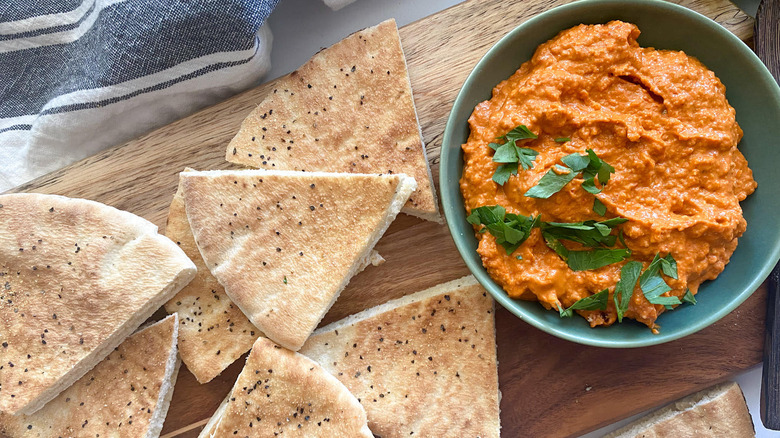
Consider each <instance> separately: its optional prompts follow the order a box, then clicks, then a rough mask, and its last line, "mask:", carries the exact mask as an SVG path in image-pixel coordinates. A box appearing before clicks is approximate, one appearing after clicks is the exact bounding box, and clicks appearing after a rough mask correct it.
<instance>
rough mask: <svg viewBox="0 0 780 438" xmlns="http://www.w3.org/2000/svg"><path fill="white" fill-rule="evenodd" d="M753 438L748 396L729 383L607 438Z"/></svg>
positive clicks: (634, 423)
mask: <svg viewBox="0 0 780 438" xmlns="http://www.w3.org/2000/svg"><path fill="white" fill-rule="evenodd" d="M702 436H707V437H754V436H756V432H755V429H754V428H753V420H752V419H751V417H750V412H749V411H748V408H747V404H745V396H744V395H743V394H742V390H741V389H740V388H739V385H738V384H736V383H734V382H726V383H722V384H719V385H716V386H714V387H710V388H707V389H705V390H703V391H699V392H697V393H694V394H691V395H689V396H687V397H685V398H682V399H680V400H677V401H676V402H673V403H671V404H669V405H666V406H664V407H663V408H661V409H659V410H657V411H655V412H652V413H650V414H648V415H645V416H644V417H642V418H640V419H638V420H636V421H634V422H632V423H630V424H628V425H626V426H625V427H623V428H621V429H619V430H616V431H614V432H612V433H610V434H608V435H607V436H605V438H634V437H636V438H662V437H675V438H696V437H702Z"/></svg>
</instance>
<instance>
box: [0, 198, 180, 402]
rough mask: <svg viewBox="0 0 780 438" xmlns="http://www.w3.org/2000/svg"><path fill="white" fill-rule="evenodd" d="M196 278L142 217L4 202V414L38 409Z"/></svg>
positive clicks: (55, 202)
mask: <svg viewBox="0 0 780 438" xmlns="http://www.w3.org/2000/svg"><path fill="white" fill-rule="evenodd" d="M194 275H195V266H194V265H193V264H192V262H191V261H190V260H189V259H188V258H187V256H186V255H184V253H183V252H182V251H181V250H180V249H179V248H177V247H176V244H174V243H173V242H171V241H170V240H169V239H168V238H166V237H164V236H161V235H159V234H157V227H156V226H155V225H154V224H152V223H151V222H148V221H146V220H145V219H142V218H140V217H138V216H136V215H133V214H131V213H128V212H124V211H120V210H117V209H115V208H113V207H109V206H107V205H104V204H100V203H97V202H94V201H88V200H84V199H71V198H65V197H62V196H55V195H41V194H9V195H0V358H2V359H1V360H0V411H2V412H5V413H10V414H30V413H32V412H35V411H36V410H38V409H40V408H41V407H42V406H43V405H44V404H45V403H46V402H48V401H49V400H51V399H53V398H54V397H55V396H56V395H57V394H58V393H60V392H61V391H62V390H64V389H65V388H67V387H68V386H70V385H71V384H73V382H75V381H76V380H78V379H79V378H80V377H81V376H82V375H84V373H86V372H87V371H89V370H90V369H91V368H92V367H93V366H95V364H97V363H98V362H99V361H100V360H102V359H103V358H104V357H106V356H107V355H108V354H109V353H110V352H111V351H112V350H113V349H114V348H116V346H117V345H119V344H120V343H121V342H122V341H123V340H124V339H125V338H126V337H127V336H128V335H129V334H130V333H132V332H133V330H135V329H136V328H137V327H138V326H139V325H140V324H141V323H142V322H143V321H144V320H146V319H147V318H148V317H149V316H151V314H152V313H153V312H154V311H155V310H157V309H158V308H159V307H160V306H161V305H162V304H163V303H164V302H165V301H167V300H168V299H170V298H171V297H172V296H173V295H174V294H175V293H176V292H178V290H179V289H181V288H182V287H183V286H184V285H185V284H187V283H188V282H189V281H190V280H191V279H192V277H193V276H194Z"/></svg>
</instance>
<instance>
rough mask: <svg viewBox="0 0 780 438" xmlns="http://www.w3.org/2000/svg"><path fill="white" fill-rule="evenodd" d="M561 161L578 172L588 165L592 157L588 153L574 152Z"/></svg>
mask: <svg viewBox="0 0 780 438" xmlns="http://www.w3.org/2000/svg"><path fill="white" fill-rule="evenodd" d="M561 162H562V163H563V164H565V165H566V167H568V168H569V169H571V170H573V171H574V172H575V173H576V172H582V171H583V170H585V169H586V168H587V167H588V165H589V164H590V158H588V156H587V155H580V154H578V153H573V154H569V155H567V156H565V157H563V158H561Z"/></svg>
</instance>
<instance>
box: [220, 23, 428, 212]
mask: <svg viewBox="0 0 780 438" xmlns="http://www.w3.org/2000/svg"><path fill="white" fill-rule="evenodd" d="M226 159H227V160H228V161H231V162H233V163H237V164H242V165H245V166H250V167H256V168H261V169H272V170H306V171H324V172H352V173H404V174H406V175H409V176H411V177H413V178H414V179H415V180H416V181H417V184H418V187H417V190H416V191H415V192H414V193H413V194H412V196H411V197H410V198H409V201H408V202H407V203H406V206H405V207H404V210H403V211H404V212H405V213H409V214H413V215H415V216H419V217H421V218H423V219H428V220H433V221H437V222H438V221H441V218H440V216H439V213H438V207H437V206H438V203H437V201H436V193H435V189H434V185H433V179H432V177H431V172H430V169H429V167H428V161H427V159H426V156H425V146H424V145H423V141H422V134H421V132H420V126H419V124H418V122H417V115H416V112H415V108H414V100H413V98H412V89H411V83H410V82H409V76H408V73H407V71H406V60H405V58H404V53H403V49H402V48H401V40H400V38H399V36H398V29H397V28H396V25H395V21H394V20H392V19H391V20H387V21H384V22H382V23H380V24H379V25H377V26H374V27H370V28H368V29H364V30H361V31H359V32H356V33H354V34H352V35H350V36H348V37H347V38H345V39H343V40H342V41H340V42H338V43H336V44H334V45H333V46H331V47H329V48H327V49H323V50H322V51H320V52H319V53H317V54H316V55H314V57H312V58H311V59H310V60H309V61H308V62H307V63H306V64H304V65H302V66H301V67H300V68H299V69H298V70H296V71H294V72H293V73H291V74H290V75H288V76H285V77H283V78H281V79H279V80H278V81H277V82H276V84H275V86H274V89H273V91H271V93H270V94H269V95H268V96H267V97H266V98H265V100H264V101H263V102H261V103H260V105H258V106H257V108H255V110H254V111H252V113H250V114H249V116H247V118H246V119H245V120H244V122H243V123H242V124H241V129H240V130H239V131H238V133H237V134H236V136H235V138H233V140H232V141H231V142H230V144H229V145H228V147H227V151H226Z"/></svg>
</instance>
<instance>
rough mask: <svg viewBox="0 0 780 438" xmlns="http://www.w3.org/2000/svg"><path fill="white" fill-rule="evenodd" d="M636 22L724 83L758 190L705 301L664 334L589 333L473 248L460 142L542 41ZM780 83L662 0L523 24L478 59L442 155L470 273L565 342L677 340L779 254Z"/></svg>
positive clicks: (590, 0) (451, 217)
mask: <svg viewBox="0 0 780 438" xmlns="http://www.w3.org/2000/svg"><path fill="white" fill-rule="evenodd" d="M615 19H618V20H623V21H628V22H632V23H635V24H636V25H637V26H639V29H640V30H641V32H642V33H641V36H640V37H639V43H640V45H642V46H652V47H655V48H658V49H674V50H683V51H684V52H685V53H687V54H689V55H693V56H695V57H696V58H698V59H699V60H700V61H702V62H703V63H704V64H705V65H706V66H707V67H709V68H710V69H711V70H713V71H714V72H715V74H716V75H717V76H718V77H719V78H720V80H721V81H722V82H723V83H724V84H725V85H726V96H727V98H728V100H729V102H730V103H731V105H732V106H734V108H735V109H736V110H737V121H738V122H739V124H740V126H741V127H742V129H743V130H744V132H745V136H744V138H743V140H742V142H741V143H740V145H739V148H740V149H741V150H742V152H743V153H744V154H745V156H746V157H747V159H748V163H749V164H750V167H751V168H752V169H753V172H754V177H755V179H756V181H758V189H757V190H756V192H755V193H754V194H753V195H751V196H750V197H748V199H747V200H745V201H744V202H743V203H742V208H743V209H744V214H745V219H746V220H747V232H745V234H744V235H743V236H742V238H740V240H739V246H738V247H737V250H736V251H735V252H734V255H733V257H732V258H731V262H730V263H729V264H728V265H727V266H726V269H725V271H724V272H723V273H722V274H721V275H720V276H719V277H718V278H717V279H716V280H713V281H708V282H705V283H704V284H703V285H702V286H701V288H700V289H699V294H698V295H696V298H697V299H698V304H696V305H695V306H691V305H683V306H680V307H679V308H678V309H677V310H675V311H673V312H666V313H664V314H663V315H661V316H660V317H659V319H658V324H659V325H660V326H661V330H660V334H657V335H653V334H652V333H651V332H650V330H649V329H648V328H647V327H646V326H644V325H642V324H639V323H636V322H634V321H628V322H625V321H624V322H623V323H622V324H615V325H613V326H611V327H601V328H596V329H591V328H590V327H589V326H588V324H587V322H586V321H585V320H584V319H583V318H580V317H577V316H575V317H574V318H565V319H562V318H560V317H559V316H558V313H557V312H554V311H547V310H545V309H544V308H543V307H542V306H541V305H540V304H539V303H536V302H526V301H518V300H513V299H511V298H509V297H508V296H507V295H506V293H505V292H504V291H503V289H502V288H501V287H500V286H498V285H497V284H496V283H494V282H493V281H492V280H491V279H490V277H489V276H488V274H487V273H486V272H485V269H484V268H483V267H482V263H481V260H480V258H479V256H478V254H477V252H476V247H477V240H476V238H475V237H474V232H473V230H472V227H471V225H470V224H468V223H467V222H466V211H465V209H464V207H463V198H462V196H461V193H460V188H459V185H458V180H459V179H460V176H461V174H462V171H463V153H462V150H461V144H463V143H465V142H466V139H467V138H468V135H469V127H468V124H467V120H468V117H469V115H470V114H471V112H472V111H473V109H474V106H475V105H477V104H478V103H479V102H481V101H483V100H486V99H489V98H490V97H491V91H492V89H493V86H494V85H495V84H497V83H499V82H500V81H502V80H503V79H506V78H507V77H509V76H510V75H511V74H512V73H514V71H515V70H517V68H518V67H519V66H520V64H522V63H523V62H525V61H527V60H528V59H530V57H531V55H532V54H533V52H534V50H535V49H536V47H537V46H538V45H539V44H541V43H543V42H545V41H547V40H549V39H550V38H552V37H554V36H555V35H556V34H557V33H558V32H560V31H561V30H564V29H567V28H569V27H572V26H576V25H578V24H580V23H587V24H593V23H605V22H607V21H610V20H615ZM779 141H780V89H779V88H778V86H777V84H776V83H775V81H774V80H773V78H772V76H771V74H770V73H769V72H768V71H767V69H766V68H765V67H764V65H763V64H762V62H761V61H760V60H759V59H758V57H756V56H755V54H754V53H753V52H752V51H751V50H750V49H749V48H748V47H747V46H746V45H745V44H744V43H743V42H742V41H740V40H739V39H738V38H737V37H735V36H734V35H733V34H731V33H730V32H728V31H727V30H725V29H724V28H722V27H721V26H720V25H718V24H717V23H715V22H714V21H712V20H710V19H709V18H706V17H704V16H702V15H699V14H698V13H696V12H693V11H691V10H689V9H686V8H684V7H681V6H677V5H675V4H671V3H667V2H664V1H647V0H646V1H637V0H583V1H579V2H576V3H571V4H568V5H565V6H561V7H558V8H555V9H552V10H550V11H548V12H545V13H543V14H540V15H538V16H536V17H534V18H532V19H530V20H528V21H526V22H525V23H523V24H521V25H520V26H518V27H517V28H515V29H514V30H512V31H511V32H509V34H507V35H506V36H505V37H504V38H502V39H501V40H500V41H499V42H498V43H497V44H496V45H495V46H493V47H492V48H491V49H490V50H489V51H488V53H487V54H486V55H485V56H484V58H482V60H480V61H479V63H477V65H476V67H474V70H473V71H472V72H471V74H470V75H469V77H468V79H466V82H465V84H464V85H463V88H462V89H461V91H460V94H459V95H458V97H457V99H456V100H455V104H454V105H453V107H452V112H451V113H450V117H449V120H448V121H447V127H446V129H445V131H444V140H443V144H442V154H441V165H440V173H441V175H440V176H441V180H440V183H441V196H442V202H443V205H444V214H445V216H446V217H447V222H448V224H449V227H450V232H451V233H452V237H453V238H454V239H455V244H456V246H457V247H458V250H459V251H460V253H461V256H462V257H463V259H464V260H465V262H466V264H467V265H468V267H469V269H470V270H471V272H472V273H473V274H474V275H475V276H476V277H477V279H478V280H479V282H480V283H482V285H483V286H485V288H487V290H488V291H489V292H490V293H491V294H492V295H493V297H494V298H495V299H496V300H497V301H498V302H499V303H501V304H502V305H503V306H504V307H506V308H507V309H509V311H511V312H512V313H514V314H515V315H517V316H518V317H519V318H520V319H522V320H524V321H526V322H528V323H529V324H531V325H533V326H536V327H538V328H540V329H541V330H544V331H546V332H547V333H550V334H553V335H555V336H558V337H560V338H563V339H568V340H570V341H573V342H578V343H581V344H586V345H594V346H600V347H615V348H627V347H642V346H647V345H654V344H660V343H663V342H668V341H672V340H675V339H678V338H681V337H683V336H686V335H689V334H691V333H694V332H696V331H698V330H701V329H703V328H704V327H707V326H708V325H710V324H712V323H714V322H715V321H717V320H719V319H720V318H722V317H723V316H725V315H726V314H728V313H729V312H731V311H732V310H734V308H736V307H737V306H738V305H739V304H740V303H742V302H743V301H745V299H747V298H748V297H749V296H750V294H751V293H753V291H755V290H756V288H758V286H759V285H760V284H761V283H762V282H763V281H764V279H765V278H766V277H767V276H768V275H769V272H770V271H771V270H772V267H774V265H775V263H776V262H777V261H778V258H780V221H779V220H778V218H780V190H778V188H779V187H778V181H780V179H778V173H780V171H779V170H778V168H779V167H780V147H778V145H777V143H778V142H779Z"/></svg>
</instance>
